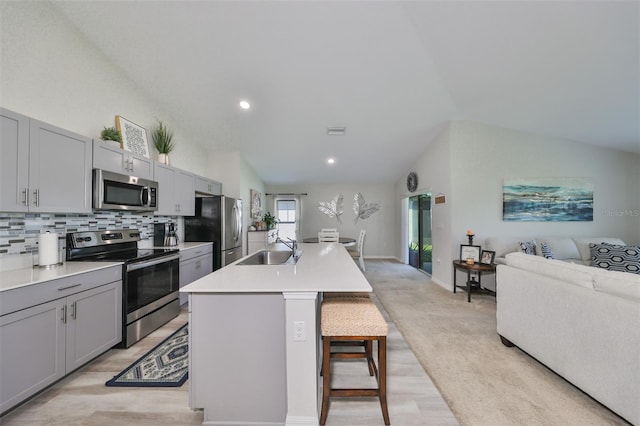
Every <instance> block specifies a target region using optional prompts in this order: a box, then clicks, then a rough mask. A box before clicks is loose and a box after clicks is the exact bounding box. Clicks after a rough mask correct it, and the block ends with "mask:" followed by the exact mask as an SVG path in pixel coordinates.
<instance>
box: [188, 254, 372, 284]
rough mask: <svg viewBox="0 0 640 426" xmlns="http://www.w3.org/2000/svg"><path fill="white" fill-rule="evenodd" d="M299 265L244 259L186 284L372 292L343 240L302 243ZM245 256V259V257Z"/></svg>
mask: <svg viewBox="0 0 640 426" xmlns="http://www.w3.org/2000/svg"><path fill="white" fill-rule="evenodd" d="M298 250H300V251H302V256H301V257H300V259H299V260H298V263H296V264H295V265H238V264H237V263H238V262H241V261H242V259H240V260H238V261H236V262H234V263H232V264H231V265H228V266H225V267H224V268H221V269H218V270H217V271H215V272H212V273H211V274H209V275H207V276H205V277H203V278H200V279H199V280H197V281H194V282H193V283H191V284H189V285H187V286H185V287H182V288H181V289H180V291H181V292H185V293H261V292H262V293H282V292H310V291H322V292H336V291H362V292H370V291H372V289H371V286H370V285H369V282H368V281H367V279H366V278H365V277H364V275H363V274H362V272H361V271H360V269H359V268H358V266H357V265H356V263H355V262H354V261H353V259H352V258H351V256H350V255H349V253H348V252H347V250H346V249H345V248H344V246H342V244H339V243H316V244H304V243H302V244H299V245H298ZM243 259H244V258H243Z"/></svg>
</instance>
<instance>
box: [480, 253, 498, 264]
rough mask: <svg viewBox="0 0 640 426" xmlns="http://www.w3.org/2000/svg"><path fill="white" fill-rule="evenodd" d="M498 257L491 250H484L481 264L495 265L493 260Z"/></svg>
mask: <svg viewBox="0 0 640 426" xmlns="http://www.w3.org/2000/svg"><path fill="white" fill-rule="evenodd" d="M495 257H496V252H495V251H491V250H482V255H481V256H480V263H481V264H483V265H493V260H494V259H495Z"/></svg>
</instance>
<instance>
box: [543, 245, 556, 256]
mask: <svg viewBox="0 0 640 426" xmlns="http://www.w3.org/2000/svg"><path fill="white" fill-rule="evenodd" d="M540 251H541V252H542V255H543V256H544V257H545V258H547V259H555V258H556V257H555V256H554V255H553V252H552V251H551V247H549V245H548V244H547V243H542V244H540Z"/></svg>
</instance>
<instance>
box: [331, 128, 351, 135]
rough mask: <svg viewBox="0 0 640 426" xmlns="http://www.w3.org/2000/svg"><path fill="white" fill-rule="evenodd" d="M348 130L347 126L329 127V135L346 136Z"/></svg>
mask: <svg viewBox="0 0 640 426" xmlns="http://www.w3.org/2000/svg"><path fill="white" fill-rule="evenodd" d="M346 132H347V128H346V127H327V135H328V136H344V134H345V133H346Z"/></svg>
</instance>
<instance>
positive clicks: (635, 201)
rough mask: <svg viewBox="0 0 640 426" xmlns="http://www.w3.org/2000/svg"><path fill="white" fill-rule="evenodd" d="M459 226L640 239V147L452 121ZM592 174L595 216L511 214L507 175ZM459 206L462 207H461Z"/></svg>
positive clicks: (482, 234) (490, 232) (481, 231)
mask: <svg viewBox="0 0 640 426" xmlns="http://www.w3.org/2000/svg"><path fill="white" fill-rule="evenodd" d="M452 129H453V130H452V158H453V159H454V161H453V162H452V166H451V181H452V183H451V184H452V187H453V189H454V193H453V196H454V201H455V207H456V208H455V209H454V210H453V217H452V224H453V226H452V229H451V232H452V234H453V235H454V236H455V239H454V242H456V243H459V242H462V241H463V240H464V234H465V232H466V230H467V229H469V228H472V229H473V230H474V231H475V234H476V236H477V238H478V240H479V241H478V242H481V241H482V240H483V239H484V238H486V237H489V236H494V235H500V236H550V235H555V236H612V237H619V238H622V239H623V240H625V242H627V243H631V244H637V243H639V242H640V214H638V215H636V216H635V217H634V216H611V212H614V211H624V210H636V211H638V209H640V155H634V154H630V153H625V152H622V151H617V150H612V149H605V148H601V147H596V146H592V145H585V144H581V143H577V142H572V141H567V140H562V139H557V138H549V137H545V136H540V135H533V134H528V133H523V132H518V131H514V130H509V129H504V128H500V127H496V126H489V125H486V124H481V123H474V122H469V121H461V122H456V123H454V125H453V126H452ZM536 177H588V178H591V179H592V181H593V185H594V190H593V203H594V207H593V221H592V222H504V221H503V220H502V184H503V180H504V179H510V178H536ZM458 206H459V208H458Z"/></svg>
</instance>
